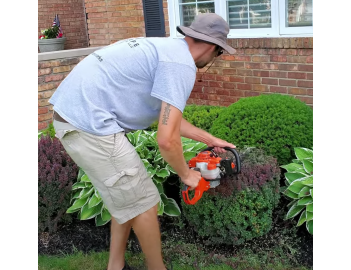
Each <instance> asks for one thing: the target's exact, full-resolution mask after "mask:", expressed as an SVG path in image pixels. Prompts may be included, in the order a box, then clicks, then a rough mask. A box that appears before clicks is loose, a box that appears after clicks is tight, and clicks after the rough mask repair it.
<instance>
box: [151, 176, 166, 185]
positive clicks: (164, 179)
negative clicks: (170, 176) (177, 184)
mask: <svg viewBox="0 0 351 270" xmlns="http://www.w3.org/2000/svg"><path fill="white" fill-rule="evenodd" d="M152 180H154V182H156V183H160V184H162V183H164V182H165V181H166V180H167V178H164V177H159V176H157V175H154V176H153V177H152Z"/></svg>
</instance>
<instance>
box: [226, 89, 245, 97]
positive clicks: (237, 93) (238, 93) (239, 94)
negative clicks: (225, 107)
mask: <svg viewBox="0 0 351 270" xmlns="http://www.w3.org/2000/svg"><path fill="white" fill-rule="evenodd" d="M229 94H230V95H231V96H237V97H242V96H243V95H244V91H242V90H231V91H230V92H229Z"/></svg>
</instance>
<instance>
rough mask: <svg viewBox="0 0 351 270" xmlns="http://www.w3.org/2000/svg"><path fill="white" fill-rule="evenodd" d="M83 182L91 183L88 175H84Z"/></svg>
mask: <svg viewBox="0 0 351 270" xmlns="http://www.w3.org/2000/svg"><path fill="white" fill-rule="evenodd" d="M81 181H82V182H90V179H89V177H88V176H87V175H86V174H84V175H83V176H82V178H81Z"/></svg>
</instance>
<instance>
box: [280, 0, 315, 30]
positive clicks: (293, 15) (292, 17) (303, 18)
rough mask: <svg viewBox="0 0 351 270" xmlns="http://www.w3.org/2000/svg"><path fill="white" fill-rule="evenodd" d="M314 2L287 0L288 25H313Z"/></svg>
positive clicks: (308, 0) (310, 0)
mask: <svg viewBox="0 0 351 270" xmlns="http://www.w3.org/2000/svg"><path fill="white" fill-rule="evenodd" d="M312 4H313V1H312V0H286V9H287V15H288V16H287V22H286V26H287V27H296V26H299V27H300V26H312V15H313V8H312Z"/></svg>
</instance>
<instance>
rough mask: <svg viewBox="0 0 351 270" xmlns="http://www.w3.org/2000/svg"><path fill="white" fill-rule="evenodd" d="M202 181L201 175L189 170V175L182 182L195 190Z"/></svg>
mask: <svg viewBox="0 0 351 270" xmlns="http://www.w3.org/2000/svg"><path fill="white" fill-rule="evenodd" d="M200 179H201V173H200V172H198V171H195V170H192V169H189V174H188V175H187V176H186V177H183V178H181V180H182V182H183V183H184V184H186V185H187V186H189V187H190V190H193V189H194V188H196V187H197V185H198V184H199V182H200Z"/></svg>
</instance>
